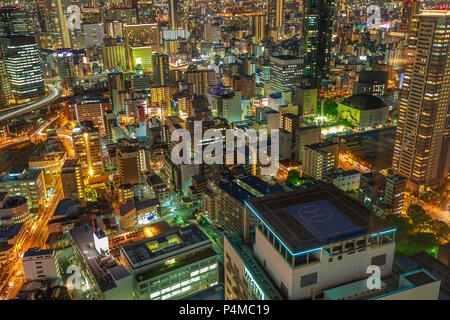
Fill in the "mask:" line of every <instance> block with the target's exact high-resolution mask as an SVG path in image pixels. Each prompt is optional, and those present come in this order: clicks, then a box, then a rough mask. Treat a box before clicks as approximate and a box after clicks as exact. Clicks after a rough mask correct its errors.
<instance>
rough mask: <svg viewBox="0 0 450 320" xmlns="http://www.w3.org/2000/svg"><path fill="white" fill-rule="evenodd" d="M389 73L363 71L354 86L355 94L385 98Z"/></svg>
mask: <svg viewBox="0 0 450 320" xmlns="http://www.w3.org/2000/svg"><path fill="white" fill-rule="evenodd" d="M388 76H389V73H388V72H386V71H361V72H360V73H359V75H358V81H357V82H355V84H354V85H353V93H354V94H361V93H368V94H371V95H373V96H377V97H380V96H384V95H385V94H386V89H387V86H388Z"/></svg>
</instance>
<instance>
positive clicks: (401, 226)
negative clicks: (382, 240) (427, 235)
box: [383, 214, 414, 242]
mask: <svg viewBox="0 0 450 320" xmlns="http://www.w3.org/2000/svg"><path fill="white" fill-rule="evenodd" d="M383 218H384V219H385V220H387V221H389V222H390V223H391V224H393V225H394V226H396V227H397V232H396V238H397V240H398V241H399V242H401V241H403V240H406V239H407V238H408V235H409V234H411V232H412V231H413V230H414V225H413V224H411V222H410V221H409V219H408V218H406V217H403V216H402V215H399V214H388V215H385V216H384V217H383Z"/></svg>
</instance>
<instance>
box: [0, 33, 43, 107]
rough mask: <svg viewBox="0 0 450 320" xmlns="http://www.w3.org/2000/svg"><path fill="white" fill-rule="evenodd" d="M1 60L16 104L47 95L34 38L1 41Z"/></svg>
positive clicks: (10, 38)
mask: <svg viewBox="0 0 450 320" xmlns="http://www.w3.org/2000/svg"><path fill="white" fill-rule="evenodd" d="M0 46H2V47H3V49H2V50H0V54H2V56H0V60H4V61H5V66H6V71H7V75H8V78H9V85H10V89H11V94H12V96H13V97H14V99H15V101H16V102H21V101H24V100H26V99H29V98H35V97H39V96H42V95H44V94H45V86H44V72H43V69H42V65H41V60H40V54H39V49H38V47H37V44H36V41H35V40H34V38H33V37H5V38H1V39H0Z"/></svg>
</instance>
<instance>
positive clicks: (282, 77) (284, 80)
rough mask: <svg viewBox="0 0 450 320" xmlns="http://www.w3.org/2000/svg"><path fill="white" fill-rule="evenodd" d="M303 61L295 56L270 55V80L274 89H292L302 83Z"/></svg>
mask: <svg viewBox="0 0 450 320" xmlns="http://www.w3.org/2000/svg"><path fill="white" fill-rule="evenodd" d="M301 79H302V61H301V59H300V58H298V57H294V56H287V55H282V56H273V57H270V81H271V83H272V91H273V92H280V91H285V90H290V89H291V88H295V87H296V86H299V85H300V84H301Z"/></svg>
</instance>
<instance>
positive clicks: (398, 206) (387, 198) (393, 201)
mask: <svg viewBox="0 0 450 320" xmlns="http://www.w3.org/2000/svg"><path fill="white" fill-rule="evenodd" d="M405 189H406V178H405V177H402V176H399V175H396V174H388V175H387V176H386V189H385V190H384V203H386V204H387V205H388V206H389V209H390V210H391V212H392V213H400V212H401V211H402V209H403V199H404V198H405Z"/></svg>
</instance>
